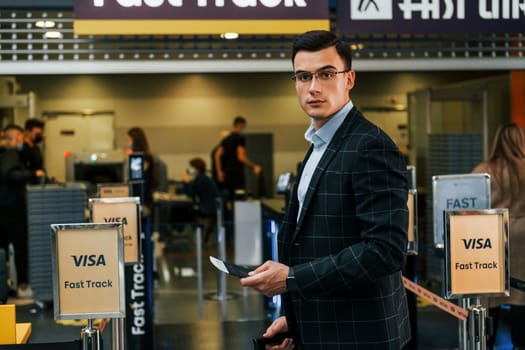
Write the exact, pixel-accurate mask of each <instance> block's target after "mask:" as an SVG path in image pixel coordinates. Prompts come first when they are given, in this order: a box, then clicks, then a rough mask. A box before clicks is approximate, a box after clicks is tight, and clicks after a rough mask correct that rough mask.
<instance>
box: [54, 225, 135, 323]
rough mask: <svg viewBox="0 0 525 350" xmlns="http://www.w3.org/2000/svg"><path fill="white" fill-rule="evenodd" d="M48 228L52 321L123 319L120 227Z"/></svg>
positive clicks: (122, 265) (123, 302)
mask: <svg viewBox="0 0 525 350" xmlns="http://www.w3.org/2000/svg"><path fill="white" fill-rule="evenodd" d="M51 228H52V242H53V248H54V249H52V260H53V267H54V268H53V282H54V283H53V285H54V288H53V290H54V293H53V294H54V310H55V319H93V318H101V317H102V318H106V317H107V318H120V317H124V316H125V300H124V299H125V298H124V256H123V249H122V226H121V224H117V223H112V224H65V225H51Z"/></svg>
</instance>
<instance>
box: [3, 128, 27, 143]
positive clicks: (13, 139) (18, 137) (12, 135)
mask: <svg viewBox="0 0 525 350" xmlns="http://www.w3.org/2000/svg"><path fill="white" fill-rule="evenodd" d="M5 136H6V138H7V145H8V147H10V148H16V147H17V146H18V144H19V143H21V142H22V141H23V139H24V134H23V133H22V132H21V131H19V130H14V129H12V130H8V131H7V132H6V133H5Z"/></svg>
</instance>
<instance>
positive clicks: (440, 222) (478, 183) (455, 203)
mask: <svg viewBox="0 0 525 350" xmlns="http://www.w3.org/2000/svg"><path fill="white" fill-rule="evenodd" d="M432 201H433V213H434V214H433V219H434V245H435V246H436V248H443V247H444V240H445V224H444V219H443V217H444V211H445V210H464V209H489V208H490V175H489V174H458V175H439V176H433V177H432Z"/></svg>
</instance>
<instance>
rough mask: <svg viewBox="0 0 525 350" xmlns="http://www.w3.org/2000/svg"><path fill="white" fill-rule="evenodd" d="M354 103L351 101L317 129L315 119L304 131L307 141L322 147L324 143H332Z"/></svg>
mask: <svg viewBox="0 0 525 350" xmlns="http://www.w3.org/2000/svg"><path fill="white" fill-rule="evenodd" d="M353 106H354V104H353V103H352V101H349V102H348V103H347V104H346V105H344V106H343V108H341V109H340V110H339V111H338V112H337V113H335V114H334V115H333V116H332V117H331V118H330V119H329V120H328V121H327V122H326V123H325V124H324V125H323V126H322V127H321V128H320V129H319V130H315V128H314V123H313V121H312V122H310V126H309V127H308V129H307V130H306V132H305V133H304V138H305V139H306V141H308V142H310V143H312V144H313V145H314V147H315V148H317V147H321V146H322V145H324V144H328V143H330V141H332V138H333V137H334V135H335V132H336V131H337V129H339V127H340V126H341V124H343V121H344V120H345V117H346V115H347V114H348V113H349V112H350V110H351V109H352V107H353Z"/></svg>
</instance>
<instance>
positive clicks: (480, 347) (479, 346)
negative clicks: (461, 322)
mask: <svg viewBox="0 0 525 350" xmlns="http://www.w3.org/2000/svg"><path fill="white" fill-rule="evenodd" d="M468 310H469V314H468V320H467V327H468V332H469V339H468V344H469V346H468V349H469V350H486V349H487V331H486V328H485V322H486V320H487V309H485V308H484V307H483V306H481V305H480V301H479V298H476V299H475V300H474V303H471V305H470V307H469V309H468Z"/></svg>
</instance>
